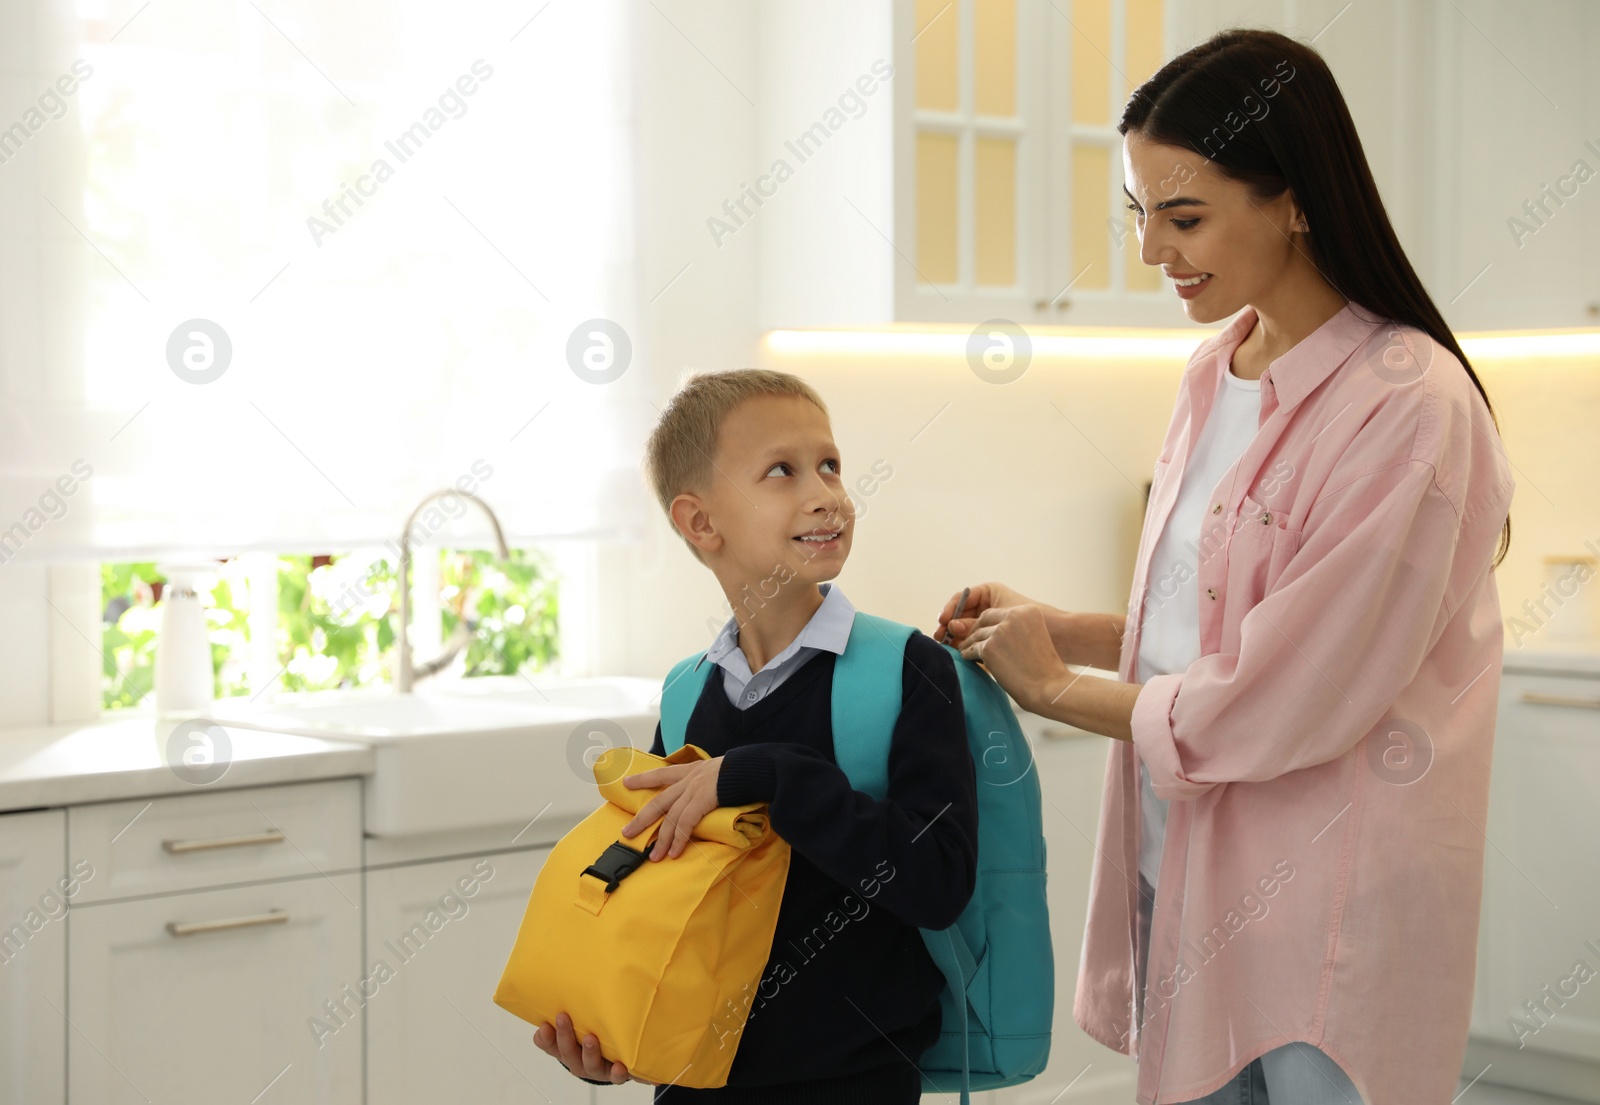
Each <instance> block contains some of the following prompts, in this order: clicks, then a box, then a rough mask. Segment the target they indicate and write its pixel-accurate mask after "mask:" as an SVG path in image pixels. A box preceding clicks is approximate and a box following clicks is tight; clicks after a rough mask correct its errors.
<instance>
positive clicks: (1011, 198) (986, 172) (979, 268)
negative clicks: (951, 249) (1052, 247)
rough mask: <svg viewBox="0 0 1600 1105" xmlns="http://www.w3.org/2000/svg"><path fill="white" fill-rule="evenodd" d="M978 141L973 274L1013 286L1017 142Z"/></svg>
mask: <svg viewBox="0 0 1600 1105" xmlns="http://www.w3.org/2000/svg"><path fill="white" fill-rule="evenodd" d="M975 145H976V150H975V155H976V156H975V159H974V160H975V162H976V164H975V166H974V172H973V178H974V179H973V212H972V213H973V221H974V222H975V224H976V226H975V230H976V237H977V241H976V243H975V245H976V252H977V256H976V258H975V261H976V264H975V266H974V268H975V270H976V271H975V272H974V274H973V276H974V279H975V280H976V282H977V283H979V284H987V285H994V286H1000V287H1010V286H1011V285H1013V284H1015V283H1016V282H1017V144H1016V143H1015V142H1013V141H1012V140H1011V139H1009V138H979V139H977V141H976V143H975Z"/></svg>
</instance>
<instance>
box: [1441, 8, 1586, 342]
mask: <svg viewBox="0 0 1600 1105" xmlns="http://www.w3.org/2000/svg"><path fill="white" fill-rule="evenodd" d="M1427 17H1428V18H1429V19H1431V20H1432V24H1433V31H1432V37H1433V38H1434V41H1435V42H1436V43H1437V44H1438V51H1437V72H1436V75H1435V79H1434V88H1433V90H1432V95H1431V97H1430V107H1429V110H1430V113H1431V114H1432V115H1433V116H1434V118H1435V120H1436V130H1435V135H1434V141H1435V142H1436V144H1437V146H1436V152H1435V156H1434V159H1433V162H1432V171H1431V172H1430V173H1429V174H1428V178H1427V181H1426V184H1425V187H1426V189H1427V191H1428V193H1429V194H1430V195H1432V196H1433V197H1434V199H1435V200H1436V201H1437V202H1435V203H1434V204H1432V205H1431V207H1430V212H1429V213H1430V214H1431V216H1432V218H1433V220H1434V222H1433V228H1432V229H1433V240H1434V241H1435V242H1436V244H1437V260H1436V263H1435V277H1436V279H1435V280H1434V281H1432V282H1431V283H1430V287H1429V290H1430V291H1431V292H1432V293H1433V295H1434V299H1435V301H1436V302H1437V303H1438V304H1439V307H1440V309H1441V310H1442V311H1443V312H1444V314H1445V318H1446V320H1447V321H1448V322H1449V323H1450V325H1451V327H1452V328H1453V329H1457V330H1479V329H1519V328H1531V327H1574V326H1582V327H1588V328H1593V327H1594V326H1595V325H1596V324H1597V323H1600V264H1596V261H1595V258H1596V255H1597V253H1600V128H1597V127H1596V126H1595V122H1596V120H1597V119H1600V75H1597V69H1596V66H1595V64H1594V61H1595V58H1596V57H1600V6H1597V5H1595V4H1593V3H1589V2H1587V0H1539V2H1538V3H1535V4H1532V5H1527V6H1519V5H1512V6H1508V5H1506V4H1503V3H1495V2H1494V0H1456V2H1455V3H1453V4H1437V5H1431V6H1430V7H1429V8H1428V12H1427ZM1580 164H1581V168H1580ZM1575 170H1576V171H1575ZM1547 188H1548V190H1546V189H1547Z"/></svg>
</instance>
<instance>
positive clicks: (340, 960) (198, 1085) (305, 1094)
mask: <svg viewBox="0 0 1600 1105" xmlns="http://www.w3.org/2000/svg"><path fill="white" fill-rule="evenodd" d="M68 948H69V952H70V955H69V961H68V962H69V970H68V998H67V1000H68V1010H69V1013H70V1016H71V1018H72V1026H73V1028H74V1029H75V1031H74V1033H73V1037H72V1040H71V1042H70V1046H69V1049H68V1056H69V1058H68V1069H67V1086H68V1094H69V1099H70V1101H71V1102H72V1105H124V1103H128V1105H131V1103H135V1102H138V1103H144V1102H150V1101H160V1102H163V1103H166V1105H214V1103H215V1102H218V1101H239V1102H250V1101H255V1102H259V1103H261V1105H270V1103H272V1102H294V1103H296V1105H302V1103H304V1105H313V1103H315V1105H361V1102H362V1100H363V1098H362V1082H361V1065H362V1048H363V1042H364V1041H363V1039H362V1024H361V1009H360V1005H359V1001H358V1000H352V998H351V996H350V995H352V994H355V993H356V992H357V991H356V987H357V986H358V985H359V982H360V978H361V877H360V875H359V874H354V873H352V874H345V875H333V876H329V877H327V878H322V877H313V878H307V879H291V880H284V881H279V882H269V883H260V884H254V885H247V886H234V887H226V888H222V889H213V890H199V891H191V892H188V893H181V894H171V895H161V896H156V897H149V898H137V899H125V900H122V901H114V902H108V903H102V904H94V905H85V906H81V907H74V908H73V909H72V911H71V913H70V914H69V917H68ZM347 987H348V988H349V989H348V990H347V989H346V988H347ZM328 1002H331V1003H336V1004H338V1003H341V1002H342V1003H343V1005H344V1007H345V1010H346V1011H345V1012H344V1013H342V1014H339V1015H337V1016H335V1015H334V1014H330V1013H329V1011H328V1009H327V1006H326V1005H325V1004H324V1003H328ZM317 1021H320V1022H322V1023H324V1024H326V1025H328V1026H330V1029H331V1031H328V1032H321V1031H318V1030H317V1028H316V1022H317Z"/></svg>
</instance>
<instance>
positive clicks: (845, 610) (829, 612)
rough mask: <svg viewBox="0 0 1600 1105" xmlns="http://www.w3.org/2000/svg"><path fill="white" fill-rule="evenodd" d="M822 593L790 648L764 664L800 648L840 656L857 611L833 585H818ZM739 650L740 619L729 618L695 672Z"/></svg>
mask: <svg viewBox="0 0 1600 1105" xmlns="http://www.w3.org/2000/svg"><path fill="white" fill-rule="evenodd" d="M819 588H820V590H821V591H822V605H821V606H819V607H817V610H816V613H814V614H812V615H811V620H810V621H808V622H806V624H805V626H804V627H803V628H802V629H801V630H800V632H799V633H797V634H795V638H794V640H793V641H791V642H789V647H787V648H785V649H784V650H783V651H782V652H780V653H778V655H776V656H774V657H773V658H772V659H771V660H769V661H768V662H767V664H768V666H769V667H770V666H772V665H773V664H774V663H776V662H781V661H783V660H787V659H788V658H789V657H790V656H793V655H794V654H795V653H797V652H799V651H800V650H801V649H802V648H815V649H824V650H826V651H828V652H834V653H839V654H841V655H842V654H843V653H844V646H845V642H846V641H848V640H849V639H850V626H851V624H852V623H853V622H854V621H855V614H856V608H855V606H853V605H852V604H851V602H850V600H849V599H847V598H845V597H844V592H843V591H841V590H840V589H839V586H838V585H837V584H836V583H833V582H831V581H830V582H827V583H823V584H820V585H819ZM738 647H739V619H738V618H737V617H730V618H729V619H728V620H727V621H726V622H724V623H723V626H722V628H721V629H720V630H719V631H718V632H717V636H716V639H715V640H713V641H712V642H711V647H710V648H708V649H706V653H705V655H704V656H702V657H701V658H700V659H699V660H697V661H695V665H694V666H695V670H697V671H698V670H699V668H700V664H701V663H703V662H704V661H706V660H710V661H711V662H712V663H714V664H718V663H721V662H722V660H723V658H724V657H726V656H728V655H729V654H730V653H732V652H734V651H735V650H736V649H738Z"/></svg>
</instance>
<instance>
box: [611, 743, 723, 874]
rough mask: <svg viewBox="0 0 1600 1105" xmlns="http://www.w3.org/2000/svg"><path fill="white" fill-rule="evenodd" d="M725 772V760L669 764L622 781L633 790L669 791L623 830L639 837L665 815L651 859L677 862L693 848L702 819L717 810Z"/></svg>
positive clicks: (646, 806) (716, 758)
mask: <svg viewBox="0 0 1600 1105" xmlns="http://www.w3.org/2000/svg"><path fill="white" fill-rule="evenodd" d="M721 770H722V757H721V756H717V757H715V758H714V759H710V760H701V761H699V762H698V763H692V764H669V765H667V766H666V767H658V768H654V769H652V770H650V771H641V772H640V773H639V774H637V775H629V776H628V777H627V778H626V779H624V780H622V785H623V786H625V787H627V788H629V789H630V790H639V789H640V788H648V787H666V789H665V790H663V791H662V792H661V793H660V794H658V795H656V796H655V797H654V798H652V799H650V801H648V802H646V803H645V805H644V809H642V810H640V811H639V815H638V816H637V817H635V818H634V819H633V820H632V821H630V822H628V824H627V825H626V826H624V827H623V830H622V835H623V836H625V837H631V836H637V835H638V834H639V833H641V832H643V831H644V829H645V828H647V827H648V826H649V825H650V823H651V822H653V821H655V819H656V818H658V817H661V816H662V815H665V816H666V820H665V821H663V822H662V823H661V833H660V835H659V836H658V837H657V838H656V844H655V847H654V848H652V849H651V850H650V858H651V859H660V858H661V857H662V856H667V857H670V858H677V857H678V856H680V855H682V854H683V850H684V849H685V848H687V847H688V846H689V834H690V833H692V832H693V831H694V827H695V826H696V825H698V824H700V819H701V818H702V817H704V816H705V815H706V814H708V813H710V812H711V811H712V810H714V809H716V808H717V804H718V803H717V775H718V774H719V773H720V772H721Z"/></svg>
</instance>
